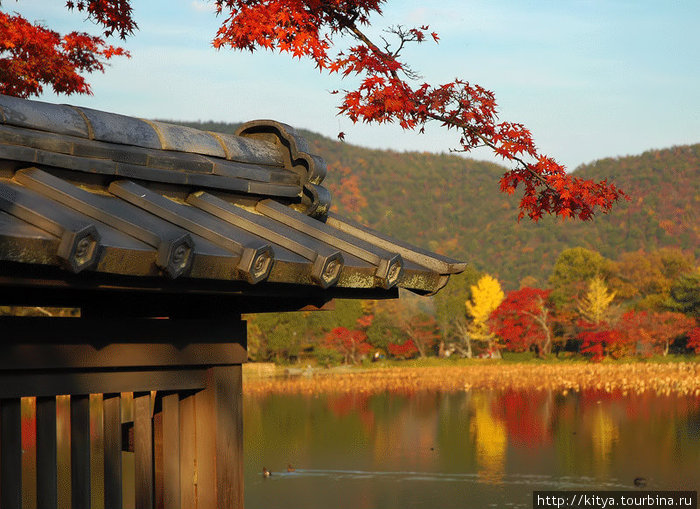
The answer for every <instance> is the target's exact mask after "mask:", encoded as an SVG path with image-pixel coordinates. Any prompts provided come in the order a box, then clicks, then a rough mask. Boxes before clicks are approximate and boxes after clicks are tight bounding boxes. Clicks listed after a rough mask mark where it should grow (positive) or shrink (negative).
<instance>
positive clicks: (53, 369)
mask: <svg viewBox="0 0 700 509" xmlns="http://www.w3.org/2000/svg"><path fill="white" fill-rule="evenodd" d="M96 325H97V323H96V320H95V319H89V318H20V317H3V318H0V329H1V330H3V331H4V334H3V335H4V338H3V343H4V345H3V356H2V358H0V507H2V508H3V509H21V508H22V507H27V506H30V507H37V508H38V509H48V508H51V509H55V508H57V507H60V506H63V505H66V504H62V503H60V502H61V501H63V502H67V503H69V504H70V506H71V507H72V508H73V509H88V508H92V507H104V508H109V509H120V508H122V507H124V506H125V505H131V503H129V504H125V501H124V500H123V497H124V493H133V496H134V507H136V509H154V508H163V509H181V508H182V509H185V508H191V507H197V508H200V509H215V508H218V509H228V508H231V509H234V508H236V509H237V508H242V507H243V462H242V460H243V445H242V436H243V433H242V376H241V364H242V363H243V362H244V361H245V357H246V350H245V322H242V321H241V320H207V321H206V322H203V321H200V320H188V319H181V320H178V319H145V318H138V319H124V320H110V319H106V320H102V321H101V323H100V326H99V327H96ZM91 331H92V332H91ZM90 333H92V335H93V337H92V339H89V338H88V336H89V335H90ZM5 334H6V335H5ZM22 398H29V399H24V400H23V399H22ZM124 453H126V454H128V455H129V456H124ZM131 455H133V462H134V469H133V472H134V473H133V479H124V478H123V475H122V471H123V468H122V461H123V458H125V457H126V458H129V461H131ZM23 500H24V502H23Z"/></svg>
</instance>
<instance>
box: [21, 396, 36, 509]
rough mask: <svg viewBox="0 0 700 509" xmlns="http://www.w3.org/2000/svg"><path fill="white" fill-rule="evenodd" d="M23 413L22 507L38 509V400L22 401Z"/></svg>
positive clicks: (26, 399) (28, 398)
mask: <svg viewBox="0 0 700 509" xmlns="http://www.w3.org/2000/svg"><path fill="white" fill-rule="evenodd" d="M20 405H21V407H20V408H21V410H20V411H21V413H22V507H23V508H24V509H36V505H37V501H36V483H37V472H36V467H37V465H36V453H37V450H36V446H37V444H36V438H37V437H36V398H32V397H24V398H22V399H21V400H20Z"/></svg>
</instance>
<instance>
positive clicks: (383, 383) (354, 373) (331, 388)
mask: <svg viewBox="0 0 700 509" xmlns="http://www.w3.org/2000/svg"><path fill="white" fill-rule="evenodd" d="M245 366H246V369H244V377H243V394H245V395H254V396H262V395H267V394H318V393H350V392H357V393H380V392H391V391H401V392H415V391H423V390H425V391H440V392H462V391H468V390H472V389H476V390H483V389H514V390H525V391H528V390H550V391H554V392H561V393H563V394H567V393H568V392H571V391H573V392H578V391H583V390H600V391H604V392H608V393H612V392H620V393H621V394H622V395H623V396H626V395H628V394H643V393H645V392H652V393H656V394H659V395H671V394H674V395H679V396H695V397H700V363H696V362H675V363H644V362H634V363H624V364H590V363H580V364H579V363H574V364H534V363H507V364H506V363H498V364H494V363H490V364H483V365H477V364H472V365H461V366H425V367H402V366H399V367H380V368H374V367H373V368H370V369H361V368H360V369H358V368H344V369H338V368H336V369H334V370H312V369H300V368H288V369H287V374H286V375H285V374H284V371H282V374H279V368H277V367H275V366H274V365H272V369H270V368H269V366H270V365H267V367H266V368H265V369H263V370H260V369H258V370H257V371H258V372H257V373H256V369H255V368H253V366H255V364H247V365H245ZM247 366H251V367H250V368H248V367H247ZM282 369H283V368H282ZM261 372H262V374H261ZM271 373H272V374H271Z"/></svg>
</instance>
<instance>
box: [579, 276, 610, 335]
mask: <svg viewBox="0 0 700 509" xmlns="http://www.w3.org/2000/svg"><path fill="white" fill-rule="evenodd" d="M614 298H615V292H609V291H608V287H607V286H606V285H605V281H603V278H602V277H601V276H599V275H598V276H595V277H594V278H593V279H591V280H590V281H589V282H588V290H587V291H586V293H585V294H584V296H583V298H582V299H581V301H580V302H579V304H578V311H579V313H580V315H581V317H582V318H583V319H584V320H585V321H586V322H588V323H590V324H592V325H593V326H594V327H599V326H600V325H601V324H603V323H604V322H607V321H608V319H609V312H610V304H611V303H612V301H613V299H614Z"/></svg>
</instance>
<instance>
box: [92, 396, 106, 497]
mask: <svg viewBox="0 0 700 509" xmlns="http://www.w3.org/2000/svg"><path fill="white" fill-rule="evenodd" d="M104 436H105V435H104V404H103V395H102V394H101V393H98V394H90V474H91V478H92V479H91V483H92V490H91V499H90V507H91V509H105V505H104V491H105V489H104V488H105V486H104V471H105V466H104V458H105V455H104V446H105V444H104Z"/></svg>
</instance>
